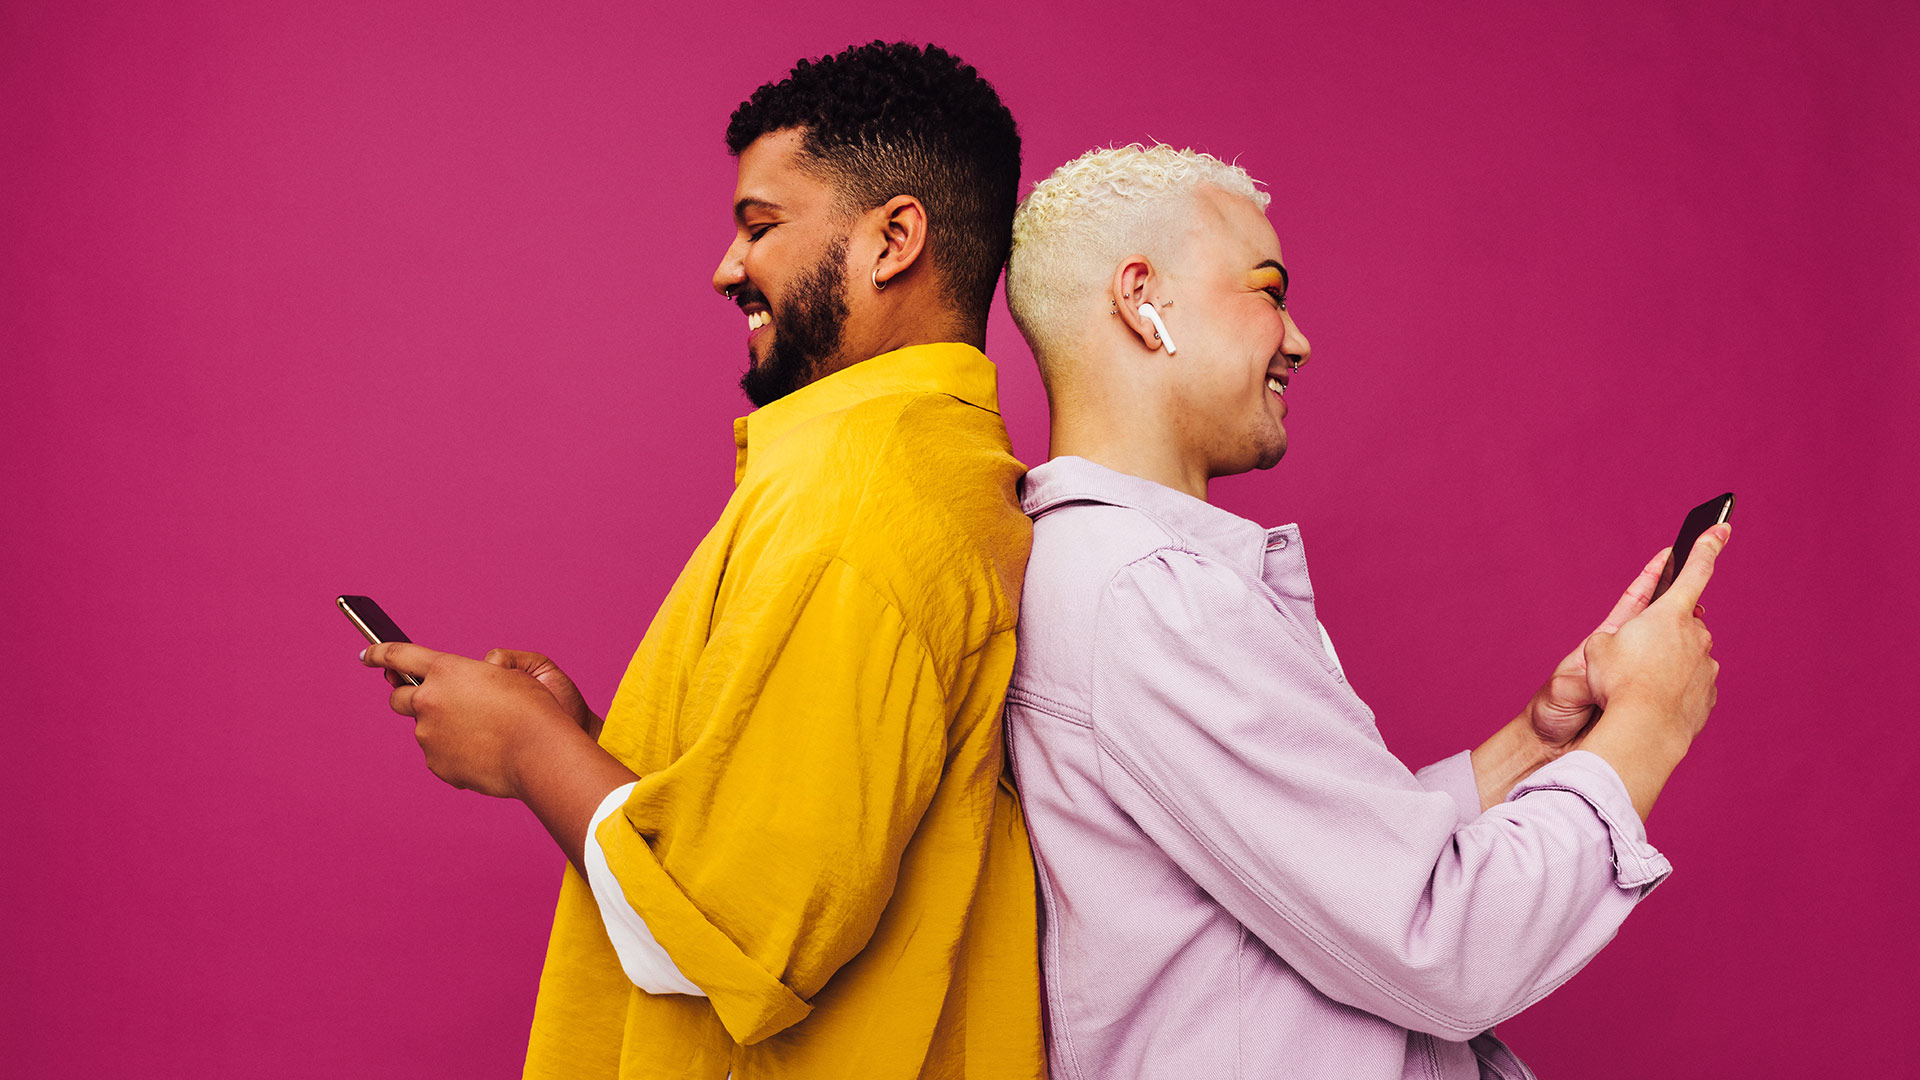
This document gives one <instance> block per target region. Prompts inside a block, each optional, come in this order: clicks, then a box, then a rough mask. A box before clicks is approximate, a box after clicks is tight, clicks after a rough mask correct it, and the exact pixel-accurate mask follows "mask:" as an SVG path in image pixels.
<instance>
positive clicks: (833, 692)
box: [526, 344, 1046, 1080]
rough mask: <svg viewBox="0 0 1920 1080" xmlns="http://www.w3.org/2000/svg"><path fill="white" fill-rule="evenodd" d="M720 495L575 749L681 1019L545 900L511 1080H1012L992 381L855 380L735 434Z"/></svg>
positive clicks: (1000, 529)
mask: <svg viewBox="0 0 1920 1080" xmlns="http://www.w3.org/2000/svg"><path fill="white" fill-rule="evenodd" d="M734 433H735V444H736V447H737V450H738V454H737V458H736V466H735V485H736V486H735V490H734V493H733V496H732V498H731V499H730V500H729V501H728V503H727V506H726V509H725V510H724V511H723V512H722V513H721V516H720V520H719V521H718V522H717V523H716V524H715V525H714V527H713V529H712V530H711V531H710V532H709V533H708V534H707V536H706V538H705V539H704V540H702V541H701V543H700V545H699V547H698V548H697V549H696V550H695V551H694V554H693V557H692V558H691V559H690V560H689V561H688V563H687V565H686V567H685V569H684V570H682V571H681V574H680V577H679V579H678V580H677V581H676V582H675V583H674V586H673V588H672V590H671V591H670V592H669V594H668V596H667V599H666V601H665V602H664V603H663V604H662V605H661V607H660V610H659V612H658V613H657V614H656V615H655V616H654V619H653V622H652V625H651V626H650V627H649V628H648V630H647V633H646V636H645V638H644V639H643V640H642V641H641V643H640V647H639V649H638V651H637V652H636V653H635V655H634V658H633V661H632V663H631V664H630V665H629V666H628V669H627V673H626V676H625V678H624V679H622V681H621V683H620V687H619V689H618V690H617V691H616V692H615V694H614V699H613V703H612V705H611V706H610V707H609V709H608V710H607V718H606V725H605V728H604V729H603V731H602V734H601V740H600V741H601V745H602V746H604V747H605V748H606V749H607V750H608V751H609V752H610V753H612V754H613V755H614V756H615V757H617V758H619V759H620V760H621V761H622V762H623V763H624V764H626V765H627V766H628V767H629V768H631V769H632V770H633V771H634V772H635V773H636V774H638V775H639V776H640V777H641V779H640V781H639V783H638V784H637V785H636V786H635V788H634V791H633V794H632V795H631V796H630V797H629V798H628V799H627V801H626V803H625V805H624V807H623V808H622V811H621V812H619V813H615V814H613V815H611V816H610V817H608V818H607V820H606V821H604V822H603V823H602V824H601V826H600V828H599V830H598V831H597V832H596V833H595V838H596V839H597V840H598V841H599V843H600V846H601V847H602V849H603V850H604V851H605V853H606V856H607V861H608V864H609V866H610V867H611V868H612V870H613V873H614V876H615V877H617V878H618V879H619V881H620V886H621V890H622V892H624V893H625V894H626V897H627V900H628V902H629V903H631V904H632V905H633V908H634V910H635V911H636V912H638V913H639V915H640V916H641V918H642V919H644V920H645V921H646V924H647V928H648V930H649V931H650V932H651V933H652V934H653V937H654V938H655V940H657V941H658V942H659V943H660V945H661V946H662V947H663V948H664V949H665V950H666V952H667V954H668V955H669V956H670V957H672V959H673V961H674V964H675V965H676V966H677V967H678V968H679V969H680V970H681V972H683V973H684V974H685V975H686V976H687V978H688V979H690V980H692V981H693V982H694V983H695V984H696V985H698V986H699V987H700V988H701V989H702V990H703V991H705V992H706V994H707V997H705V998H701V997H694V996H689V995H681V994H650V993H647V992H646V991H643V990H640V989H638V988H637V987H635V986H634V985H633V984H632V983H630V982H628V981H627V978H626V975H625V973H624V972H623V971H622V970H621V967H620V963H619V959H618V957H617V956H616V955H615V953H614V951H613V947H612V945H611V943H610V942H609V941H608V938H607V934H606V930H605V927H604V925H603V924H602V922H601V917H600V913H599V910H598V908H597V907H596V905H595V902H594V899H593V895H592V891H591V890H590V889H589V887H588V886H587V884H586V883H585V882H584V881H583V880H581V878H580V877H579V875H578V874H576V873H575V872H574V871H573V870H572V869H571V868H569V869H568V870H567V872H566V876H565V879H564V880H563V883H562V886H561V893H560V901H559V907H558V911H557V912H556V914H555V917H554V924H553V933H552V937H551V940H550V942H549V945H548V950H547V960H546V965H545V969H544V971H543V972H542V974H541V978H540V998H539V1002H538V1004H537V1005H536V1008H535V1014H534V1021H533V1031H532V1036H531V1039H530V1041H529V1044H528V1049H527V1063H526V1075H527V1076H529V1077H568V1078H575V1077H593V1076H619V1077H668V1076H671V1077H713V1078H716V1080H717V1078H721V1077H726V1076H728V1075H729V1074H731V1075H732V1076H733V1077H735V1078H739V1080H752V1078H760V1077H779V1078H789V1077H792V1078H802V1077H862V1078H874V1080H889V1078H895V1077H899V1078H909V1077H981V1078H986V1077H993V1078H1004V1077H1015V1078H1018V1077H1040V1076H1042V1075H1044V1073H1045V1068H1046V1067H1045V1058H1044V1051H1043V1049H1042V1045H1041V1043H1042V1040H1041V1030H1040V988H1039V959H1038V929H1037V914H1036V907H1035V900H1034V872H1033V860H1032V855H1031V853H1030V850H1029V848H1028V846H1027V833H1026V827H1025V823H1024V821H1023V820H1022V818H1021V816H1020V808H1019V804H1018V802H1017V800H1016V799H1015V798H1014V795H1013V790H1012V787H1011V785H1010V783H1009V782H1008V781H1007V780H1006V778H1005V775H1006V774H1005V763H1004V749H1003V743H1002V738H1001V708H1002V704H1003V700H1004V697H1005V694H1006V687H1007V681H1008V678H1009V676H1010V674H1011V672H1012V667H1013V649H1014V627H1015V624H1016V622H1017V621H1018V615H1019V610H1018V605H1019V598H1020V593H1021V583H1022V578H1023V575H1024V572H1025V568H1026V561H1027V552H1028V549H1029V547H1030V543H1031V537H1032V526H1031V523H1030V522H1029V521H1028V519H1027V517H1026V515H1025V514H1024V513H1022V512H1021V510H1020V505H1019V499H1018V496H1017V493H1016V487H1017V484H1018V482H1019V478H1020V477H1021V475H1022V474H1023V472H1024V471H1025V470H1024V467H1023V466H1022V465H1021V464H1020V463H1019V461H1017V460H1016V459H1015V458H1014V456H1013V453H1012V448H1011V445H1010V444H1009V443H1008V441H1007V435H1006V428H1005V426H1004V425H1003V424H1002V422H1001V420H1000V415H999V405H998V398H997V393H996V376H995V371H994V367H993V364H992V363H991V362H990V361H989V360H988V359H987V358H986V356H985V355H983V354H982V353H981V352H980V351H979V350H977V349H975V348H973V347H971V346H967V345H960V344H936V345H917V346H912V347H909V348H905V349H900V350H896V351H894V352H890V353H886V354H884V355H881V356H877V357H874V358H873V359H870V360H866V361H863V362H861V363H858V364H854V365H852V366H850V367H848V368H845V369H843V370H841V371H838V372H835V373H834V374H832V375H829V376H827V377H826V378H823V379H820V380H818V381H816V382H814V383H812V384H810V385H808V386H806V387H804V388H802V389H800V390H798V391H796V392H794V393H793V394H790V395H788V396H787V397H785V398H782V399H781V400H779V401H776V402H773V403H772V404H770V405H767V406H765V407H764V408H761V409H759V410H758V411H756V412H754V413H752V414H751V415H749V416H747V417H745V418H743V419H741V420H738V421H736V422H735V425H734Z"/></svg>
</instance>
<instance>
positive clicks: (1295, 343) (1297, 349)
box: [1280, 311, 1313, 368]
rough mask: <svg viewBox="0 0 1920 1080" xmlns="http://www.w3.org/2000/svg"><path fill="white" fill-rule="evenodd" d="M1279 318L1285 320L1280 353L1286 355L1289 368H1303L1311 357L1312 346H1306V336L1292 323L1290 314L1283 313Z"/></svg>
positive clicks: (1297, 325)
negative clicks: (1284, 332)
mask: <svg viewBox="0 0 1920 1080" xmlns="http://www.w3.org/2000/svg"><path fill="white" fill-rule="evenodd" d="M1280 317H1281V318H1282V319H1285V320H1286V325H1287V332H1286V335H1285V336H1284V337H1282V338H1281V339H1280V351H1281V352H1283V353H1285V354H1286V356H1287V360H1288V361H1289V362H1290V364H1291V366H1293V367H1295V368H1301V367H1305V366H1306V364H1307V359H1308V358H1309V357H1311V356H1312V355H1313V346H1312V345H1309V344H1307V335H1305V334H1303V333H1301V332H1300V324H1299V323H1296V322H1294V321H1293V316H1292V315H1291V314H1289V313H1287V312H1284V311H1283V312H1281V313H1280Z"/></svg>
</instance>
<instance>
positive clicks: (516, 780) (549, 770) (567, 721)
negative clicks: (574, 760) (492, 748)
mask: <svg viewBox="0 0 1920 1080" xmlns="http://www.w3.org/2000/svg"><path fill="white" fill-rule="evenodd" d="M574 740H582V741H585V742H587V743H588V744H589V745H591V744H592V739H591V738H590V737H588V736H586V733H585V732H583V731H581V729H580V725H579V724H578V723H576V722H575V721H574V718H573V717H571V716H568V715H567V714H566V713H565V712H563V711H562V710H560V709H559V708H557V707H556V708H553V709H540V710H537V711H536V712H535V714H534V715H533V716H531V717H529V718H528V719H527V721H526V722H525V723H523V724H520V725H518V726H517V728H516V730H515V731H514V738H513V740H512V742H511V744H510V745H509V746H508V748H507V757H506V765H507V770H506V771H507V782H508V783H509V784H510V785H511V786H512V797H513V798H515V799H518V800H520V801H521V802H527V801H528V796H529V793H530V792H533V791H536V790H538V789H539V788H541V787H542V786H544V785H545V784H547V783H548V781H549V778H550V776H551V774H553V773H554V772H555V770H556V769H560V770H564V769H565V767H566V766H565V764H564V763H565V761H566V760H567V758H568V756H569V754H570V752H572V751H573V750H574V749H575V748H574V747H572V746H570V745H569V743H570V742H572V741H574Z"/></svg>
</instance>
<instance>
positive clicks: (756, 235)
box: [747, 222, 778, 243]
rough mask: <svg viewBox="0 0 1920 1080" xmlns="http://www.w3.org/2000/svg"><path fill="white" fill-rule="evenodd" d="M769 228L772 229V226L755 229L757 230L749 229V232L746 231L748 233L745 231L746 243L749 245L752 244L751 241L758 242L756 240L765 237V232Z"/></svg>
mask: <svg viewBox="0 0 1920 1080" xmlns="http://www.w3.org/2000/svg"><path fill="white" fill-rule="evenodd" d="M775 224H778V223H777V222H776V223H775ZM771 228H773V225H762V226H760V227H759V228H757V229H750V230H748V231H747V241H748V242H749V243H751V242H753V241H755V240H758V239H760V238H761V237H763V236H765V235H767V230H768V229H771Z"/></svg>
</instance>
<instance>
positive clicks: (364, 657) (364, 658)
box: [360, 645, 373, 664]
mask: <svg viewBox="0 0 1920 1080" xmlns="http://www.w3.org/2000/svg"><path fill="white" fill-rule="evenodd" d="M371 648H373V646H371V645H369V646H367V649H371ZM367 649H361V650H360V662H361V663H363V664H364V663H366V662H367Z"/></svg>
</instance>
